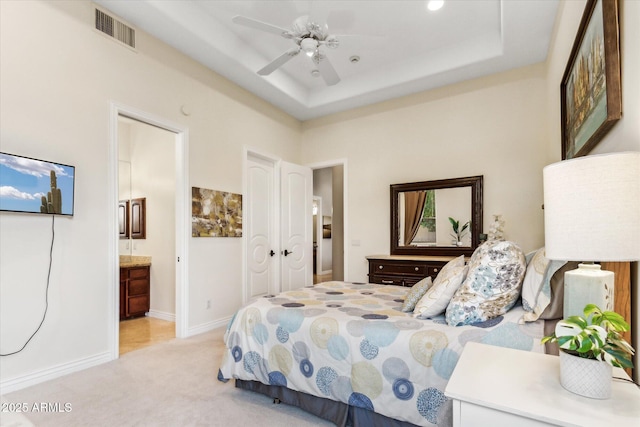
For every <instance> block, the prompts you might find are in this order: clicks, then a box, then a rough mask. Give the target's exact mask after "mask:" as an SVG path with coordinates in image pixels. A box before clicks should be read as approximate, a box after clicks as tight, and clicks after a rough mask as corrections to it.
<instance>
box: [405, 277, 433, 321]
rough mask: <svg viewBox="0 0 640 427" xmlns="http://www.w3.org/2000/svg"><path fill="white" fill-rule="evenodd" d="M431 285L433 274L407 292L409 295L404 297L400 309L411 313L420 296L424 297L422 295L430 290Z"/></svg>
mask: <svg viewBox="0 0 640 427" xmlns="http://www.w3.org/2000/svg"><path fill="white" fill-rule="evenodd" d="M431 285H432V281H431V276H427V277H425V278H424V279H422V280H420V281H419V282H418V283H416V284H415V285H413V286H412V287H411V289H410V290H409V292H407V296H406V297H405V298H404V303H403V304H402V308H401V309H400V310H402V311H404V312H405V313H411V312H412V311H413V309H414V308H415V307H416V304H417V303H418V301H420V298H422V296H423V295H424V294H425V293H426V292H427V291H428V290H429V288H430V287H431Z"/></svg>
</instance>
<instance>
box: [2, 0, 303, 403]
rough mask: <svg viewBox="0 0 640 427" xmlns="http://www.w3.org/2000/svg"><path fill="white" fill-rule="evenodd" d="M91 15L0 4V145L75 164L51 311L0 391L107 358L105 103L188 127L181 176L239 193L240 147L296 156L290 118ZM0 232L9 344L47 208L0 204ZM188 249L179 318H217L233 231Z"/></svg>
mask: <svg viewBox="0 0 640 427" xmlns="http://www.w3.org/2000/svg"><path fill="white" fill-rule="evenodd" d="M92 24H93V9H92V5H91V3H89V2H87V1H56V2H45V1H1V2H0V93H1V94H2V96H1V97H0V122H1V126H0V141H1V144H2V146H1V149H2V151H6V152H9V153H15V154H21V155H24V156H29V157H35V158H39V159H46V160H51V161H56V162H60V163H64V164H69V165H74V166H75V167H76V192H75V216H74V217H73V218H56V220H55V231H56V236H55V246H54V252H53V266H52V270H51V282H50V288H49V309H48V313H47V317H46V320H45V322H44V324H43V325H42V328H41V330H40V332H38V334H37V335H36V336H35V337H34V338H33V340H32V341H31V342H30V343H29V345H28V346H27V347H26V349H25V350H24V351H22V352H21V353H19V354H17V355H14V356H10V357H3V358H2V363H0V381H1V384H2V389H3V392H5V391H8V390H10V389H11V388H12V387H23V386H25V385H28V384H30V383H33V382H39V381H43V380H45V379H47V378H52V377H55V376H57V375H61V374H64V373H68V372H70V371H73V370H75V369H79V368H82V367H88V366H91V365H93V364H96V363H102V362H105V361H107V360H109V359H110V358H111V353H110V348H109V342H108V336H109V330H110V329H111V328H112V327H113V325H112V320H111V319H112V317H113V313H112V312H111V311H110V309H109V303H108V301H109V298H110V296H111V295H112V293H113V287H114V286H116V285H117V284H116V283H109V280H107V277H108V276H109V275H110V274H111V275H112V276H113V277H114V278H115V277H117V275H116V274H115V273H114V272H109V267H108V266H109V262H108V258H109V256H110V255H111V254H110V253H109V250H108V248H109V245H110V239H111V238H112V237H111V236H109V235H108V234H109V233H108V231H109V227H108V221H109V215H108V213H109V210H111V209H114V207H113V206H110V204H111V201H110V199H109V194H108V189H109V185H110V182H109V180H110V179H111V178H110V163H109V159H108V158H109V152H110V151H109V144H110V135H109V107H110V102H111V101H115V102H118V103H120V104H123V105H128V106H132V107H134V108H136V109H138V110H141V111H144V112H147V113H149V114H152V115H154V116H157V117H161V118H163V119H165V120H168V121H170V122H172V123H176V124H178V125H179V126H182V127H184V128H187V129H188V130H189V178H188V179H189V185H190V186H197V187H205V188H212V189H217V190H224V191H232V192H236V193H241V192H242V157H243V145H244V144H247V145H250V146H252V147H255V148H256V149H258V150H262V151H265V152H270V153H273V155H275V156H279V157H281V158H283V159H284V160H287V161H290V162H296V163H299V162H300V146H299V141H300V132H301V127H300V123H299V122H298V121H296V120H294V119H293V118H291V117H289V116H287V115H286V114H284V113H282V112H280V111H278V110H276V109H275V108H273V107H272V106H271V105H270V104H268V103H266V102H264V101H262V100H260V99H259V98H257V97H255V96H253V95H251V94H249V93H248V92H246V91H244V90H242V89H240V88H238V87H237V86H235V85H233V84H231V83H230V82H229V81H227V80H225V79H224V78H222V77H220V76H219V75H217V74H215V73H212V72H211V71H209V70H207V69H205V68H204V67H203V66H201V65H198V64H196V63H195V62H194V61H191V60H189V59H188V58H186V57H185V56H183V55H181V54H179V53H177V52H176V51H174V50H173V49H171V48H169V47H167V46H166V45H164V44H162V43H159V42H158V41H157V40H155V39H153V38H151V37H149V36H148V35H146V34H145V33H144V32H142V31H138V32H137V36H138V43H137V51H135V52H134V51H132V50H130V49H128V48H125V47H123V46H121V45H119V44H117V43H115V42H113V41H112V40H110V39H108V38H107V37H105V36H103V35H102V34H101V33H98V32H97V31H95V30H94V29H93V28H92ZM182 105H188V106H189V108H190V109H191V115H190V116H185V115H183V114H182V113H181V112H180V109H181V106H182ZM248 123H250V126H248V125H247V124H248ZM114 179H115V178H114ZM114 218H115V217H114ZM0 236H2V238H1V239H0V253H1V258H0V263H1V265H0V295H1V296H2V297H1V298H0V334H1V336H2V340H1V343H0V344H1V347H2V348H1V350H2V352H3V353H7V352H11V351H14V350H17V349H18V348H19V346H21V345H22V344H23V343H24V342H25V341H26V339H27V338H28V337H29V335H30V334H31V333H32V332H33V331H34V330H35V329H36V327H37V326H38V323H39V321H40V319H41V316H42V313H43V310H44V293H45V286H46V277H47V268H48V263H49V255H48V254H49V245H50V242H51V240H50V239H51V218H50V217H41V216H34V215H19V214H10V213H1V214H0ZM188 249H189V254H190V260H189V271H188V279H189V293H188V296H189V299H188V301H187V304H188V306H189V314H190V317H189V319H188V325H186V328H187V329H188V330H198V328H200V327H203V326H204V327H209V326H210V325H212V324H217V323H220V324H224V321H225V319H227V318H229V317H230V316H231V315H232V314H233V312H234V311H235V310H236V309H237V308H238V306H239V304H240V302H241V300H242V288H241V277H242V274H241V259H242V243H241V239H191V238H190V237H189V248H188ZM207 299H211V301H212V307H211V309H209V310H207V309H206V308H205V303H204V301H206V300H207ZM216 322H217V323H216Z"/></svg>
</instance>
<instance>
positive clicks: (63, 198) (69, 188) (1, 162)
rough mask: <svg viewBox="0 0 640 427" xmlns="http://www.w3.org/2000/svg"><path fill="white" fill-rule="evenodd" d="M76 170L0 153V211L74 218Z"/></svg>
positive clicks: (43, 161) (57, 164)
mask: <svg viewBox="0 0 640 427" xmlns="http://www.w3.org/2000/svg"><path fill="white" fill-rule="evenodd" d="M74 184H75V168H74V167H73V166H69V165H63V164H60V163H53V162H48V161H45V160H38V159H32V158H29V157H23V156H17V155H15V154H8V153H2V152H0V211H11V212H28V213H38V214H53V215H68V216H72V215H73V195H74Z"/></svg>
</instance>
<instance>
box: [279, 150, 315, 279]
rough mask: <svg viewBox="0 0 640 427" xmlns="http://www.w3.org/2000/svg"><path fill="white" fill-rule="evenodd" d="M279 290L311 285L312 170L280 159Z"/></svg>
mask: <svg viewBox="0 0 640 427" xmlns="http://www.w3.org/2000/svg"><path fill="white" fill-rule="evenodd" d="M280 202H281V204H280V206H281V208H280V230H281V239H280V241H281V246H280V247H281V251H280V254H281V255H280V261H281V275H280V277H281V282H282V283H281V290H282V291H289V290H292V289H297V288H301V287H303V286H311V285H312V284H313V173H312V171H311V169H310V168H308V167H304V166H300V165H295V164H293V163H287V162H281V168H280Z"/></svg>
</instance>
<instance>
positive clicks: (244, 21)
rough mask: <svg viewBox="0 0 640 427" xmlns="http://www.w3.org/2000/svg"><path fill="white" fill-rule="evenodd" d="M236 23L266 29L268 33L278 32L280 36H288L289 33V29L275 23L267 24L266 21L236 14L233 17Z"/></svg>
mask: <svg viewBox="0 0 640 427" xmlns="http://www.w3.org/2000/svg"><path fill="white" fill-rule="evenodd" d="M231 20H232V21H233V22H235V23H236V24H240V25H244V26H245V27H249V28H254V29H256V30H261V31H266V32H268V33H273V34H277V35H279V36H283V37H286V36H287V35H288V34H289V30H287V29H285V28H281V27H277V26H275V25H271V24H267V23H266V22H262V21H257V20H255V19H252V18H247V17H246V16H241V15H236V16H234V17H233V18H232V19H231Z"/></svg>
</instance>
